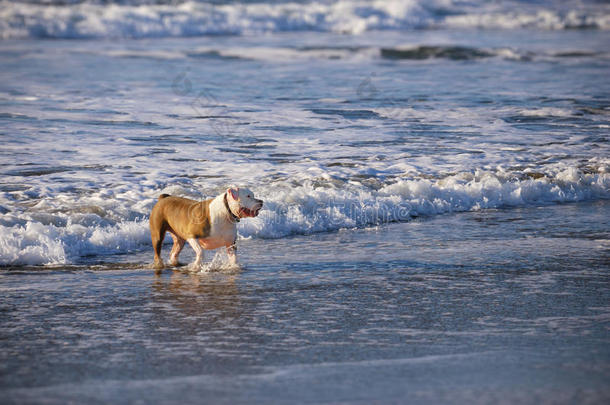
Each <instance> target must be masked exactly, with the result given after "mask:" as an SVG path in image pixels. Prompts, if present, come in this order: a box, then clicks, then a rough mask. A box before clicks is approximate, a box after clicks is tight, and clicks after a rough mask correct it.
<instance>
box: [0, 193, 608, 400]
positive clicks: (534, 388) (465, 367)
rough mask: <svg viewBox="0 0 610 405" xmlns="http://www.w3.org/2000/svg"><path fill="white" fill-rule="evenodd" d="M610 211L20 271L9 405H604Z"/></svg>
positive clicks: (9, 331) (546, 211)
mask: <svg viewBox="0 0 610 405" xmlns="http://www.w3.org/2000/svg"><path fill="white" fill-rule="evenodd" d="M609 214H610V204H608V203H607V202H596V203H578V204H564V205H553V206H546V207H534V208H521V209H513V210H488V211H482V212H472V213H460V214H451V215H442V216H436V217H432V218H425V219H420V220H415V221H412V222H407V223H396V224H391V225H384V226H380V227H375V228H369V229H362V230H352V231H341V232H337V233H325V234H318V235H311V236H294V237H290V238H283V239H277V240H260V239H252V240H245V241H242V242H241V243H240V251H239V253H240V256H241V259H242V269H241V270H234V271H226V270H214V269H212V270H211V271H209V272H207V273H198V274H197V273H189V272H184V271H172V270H166V271H164V272H163V273H162V274H160V275H155V273H154V272H153V271H152V270H150V269H148V268H138V269H133V268H131V267H133V266H140V267H142V265H141V263H146V262H149V261H150V260H151V254H150V253H149V252H146V253H142V254H141V255H135V256H127V257H125V256H116V257H108V262H107V263H105V264H102V263H98V264H97V265H95V266H94V265H91V266H86V265H83V266H77V267H74V268H72V269H63V268H56V269H47V270H43V269H34V268H32V269H29V268H23V267H22V268H15V269H7V270H3V271H2V272H1V273H0V288H1V289H2V296H3V300H2V304H1V309H2V311H1V314H2V315H1V316H2V322H1V327H0V332H1V334H2V339H1V340H0V342H1V343H0V345H1V349H2V350H0V356H2V359H1V361H0V364H2V366H1V367H2V378H1V379H0V384H1V393H2V397H3V398H4V400H3V402H4V403H23V402H24V401H25V402H45V403H65V402H67V401H70V400H75V401H79V402H82V401H85V400H86V401H91V402H94V403H97V402H100V403H101V402H112V403H131V402H140V403H167V402H174V401H177V400H178V399H179V401H180V402H181V403H194V402H197V403H198V402H201V401H203V402H206V403H208V402H209V403H270V402H271V403H293V402H295V401H296V402H299V403H310V402H315V403H321V402H332V403H367V402H370V401H375V402H376V403H396V402H400V403H404V402H408V403H424V402H425V403H429V402H434V403H466V402H468V403H489V402H499V403H516V402H519V403H603V402H606V401H607V400H608V399H609V398H610V390H608V385H607V381H608V378H609V377H610V368H609V365H610V351H609V350H608V348H609V347H610V345H609V344H608V343H609V336H610V335H609V326H610V324H609V322H610V306H608V302H610V288H609V286H610V284H609V281H610V280H609V275H608V268H607V263H608V260H609V259H610V245H609V242H608V241H609V237H610V233H609V229H610V227H609V222H608V218H610V215H609ZM185 259H188V256H185ZM113 263H115V264H113ZM130 263H139V264H130Z"/></svg>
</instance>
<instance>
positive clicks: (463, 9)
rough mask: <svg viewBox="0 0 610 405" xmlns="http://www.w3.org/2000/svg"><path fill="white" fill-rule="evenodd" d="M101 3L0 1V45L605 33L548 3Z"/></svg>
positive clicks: (589, 10)
mask: <svg viewBox="0 0 610 405" xmlns="http://www.w3.org/2000/svg"><path fill="white" fill-rule="evenodd" d="M100 3H101V4H100ZM105 3H107V2H95V1H93V2H82V3H81V2H79V3H78V4H64V3H63V2H62V3H61V4H59V5H54V4H31V3H21V2H12V1H6V0H4V1H1V2H0V38H4V39H7V38H108V37H110V38H113V37H127V38H151V37H153V38H154V37H189V36H202V35H241V34H248V33H261V32H288V31H305V30H308V31H324V32H341V33H349V34H359V33H362V32H365V31H370V30H404V29H421V28H439V27H453V28H491V29H498V28H500V29H515V28H536V29H573V28H593V29H604V30H607V29H610V17H609V15H610V13H609V10H608V7H607V6H605V5H603V4H601V3H600V4H595V3H591V4H587V5H586V7H585V6H583V5H582V4H580V3H577V4H573V7H570V6H571V5H572V4H571V3H568V4H567V5H562V7H558V5H557V4H556V3H554V2H552V1H547V2H537V3H536V4H535V5H529V4H526V3H523V2H504V3H502V4H495V3H492V4H489V2H485V1H480V2H460V1H446V0H434V1H424V0H407V1H401V0H377V1H364V0H338V1H313V2H305V3H300V2H294V3H276V2H270V3H264V2H260V3H253V4H239V3H229V4H221V5H218V4H214V3H209V2H199V1H186V2H183V3H180V4H178V5H167V4H147V2H144V3H142V2H138V1H132V2H129V1H124V2H123V1H122V2H117V3H114V4H110V5H108V4H105ZM515 10H519V11H518V12H517V11H515Z"/></svg>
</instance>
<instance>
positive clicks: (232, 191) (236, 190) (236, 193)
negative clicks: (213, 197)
mask: <svg viewBox="0 0 610 405" xmlns="http://www.w3.org/2000/svg"><path fill="white" fill-rule="evenodd" d="M227 193H228V194H231V197H232V198H233V199H234V200H237V199H238V198H239V188H237V187H235V188H230V189H228V190H227Z"/></svg>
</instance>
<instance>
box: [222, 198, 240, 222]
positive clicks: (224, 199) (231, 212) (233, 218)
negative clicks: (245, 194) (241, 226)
mask: <svg viewBox="0 0 610 405" xmlns="http://www.w3.org/2000/svg"><path fill="white" fill-rule="evenodd" d="M223 201H224V203H225V208H226V209H227V211H228V212H229V218H231V221H233V222H239V217H238V216H237V215H235V214H233V211H231V207H229V201H227V193H225V196H224V198H223Z"/></svg>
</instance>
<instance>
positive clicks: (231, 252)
mask: <svg viewBox="0 0 610 405" xmlns="http://www.w3.org/2000/svg"><path fill="white" fill-rule="evenodd" d="M227 255H228V256H229V264H230V265H231V266H236V265H237V245H236V244H235V242H233V244H232V245H229V246H227Z"/></svg>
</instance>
